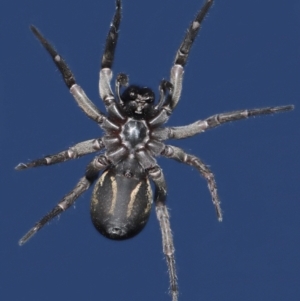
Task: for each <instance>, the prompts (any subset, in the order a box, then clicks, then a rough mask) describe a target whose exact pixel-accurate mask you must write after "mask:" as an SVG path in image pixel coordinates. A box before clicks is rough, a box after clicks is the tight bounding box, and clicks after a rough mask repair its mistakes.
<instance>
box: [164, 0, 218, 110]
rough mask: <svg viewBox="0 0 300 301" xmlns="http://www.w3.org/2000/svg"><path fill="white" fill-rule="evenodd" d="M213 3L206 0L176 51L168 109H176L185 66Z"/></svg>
mask: <svg viewBox="0 0 300 301" xmlns="http://www.w3.org/2000/svg"><path fill="white" fill-rule="evenodd" d="M212 4H213V0H206V1H205V3H204V5H203V6H202V8H201V10H200V11H199V12H198V14H197V16H196V18H195V19H194V20H193V21H192V23H191V24H190V26H189V28H188V30H187V33H186V35H185V37H184V39H183V41H182V43H181V45H180V47H179V49H178V51H177V53H176V57H175V61H174V66H173V67H172V69H171V75H170V82H171V84H172V85H173V87H174V88H173V91H172V93H171V95H170V97H169V101H168V105H167V107H166V109H167V110H169V111H173V110H174V109H175V107H176V106H177V103H178V101H179V99H180V95H181V89H182V80H183V73H184V66H185V64H186V62H187V59H188V56H189V53H190V50H191V48H192V45H193V43H194V40H195V39H196V37H197V34H198V32H199V30H200V28H201V23H202V21H203V20H204V18H205V16H206V14H207V13H208V11H209V9H210V7H211V6H212Z"/></svg>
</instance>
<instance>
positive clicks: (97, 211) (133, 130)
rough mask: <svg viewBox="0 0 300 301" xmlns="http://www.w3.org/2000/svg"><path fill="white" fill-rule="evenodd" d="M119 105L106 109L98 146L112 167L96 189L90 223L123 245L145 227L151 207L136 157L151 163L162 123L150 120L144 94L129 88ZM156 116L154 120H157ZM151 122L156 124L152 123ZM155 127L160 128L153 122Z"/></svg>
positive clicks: (150, 96)
mask: <svg viewBox="0 0 300 301" xmlns="http://www.w3.org/2000/svg"><path fill="white" fill-rule="evenodd" d="M121 99H122V104H117V105H116V106H114V107H113V108H111V111H112V112H113V113H112V114H110V113H109V115H108V118H107V121H108V122H107V124H104V125H102V128H104V129H105V131H106V134H105V136H104V137H103V143H104V145H105V148H106V150H107V153H106V154H107V157H108V159H109V161H110V162H113V164H112V167H110V168H108V169H107V170H106V171H105V172H104V173H103V174H102V176H101V177H100V178H99V180H98V181H97V183H96V184H95V188H94V191H93V194H92V201H91V217H92V221H93V224H94V226H95V227H96V229H97V230H98V231H99V232H100V233H101V234H103V235H104V236H106V237H108V238H111V239H116V240H122V239H127V238H131V237H133V236H135V235H136V234H138V233H139V232H140V231H141V230H142V229H143V228H144V226H145V225H146V223H147V221H148V219H149V215H150V209H151V206H152V202H153V197H152V190H151V185H150V181H149V177H148V175H147V173H146V171H145V169H144V167H143V166H141V164H140V162H139V160H137V159H136V158H137V157H141V159H142V160H143V161H145V159H146V160H148V161H152V164H155V159H154V158H153V157H154V156H157V155H159V153H160V152H161V151H162V150H163V144H162V143H161V142H160V141H159V140H157V139H155V138H152V135H153V136H155V128H157V127H159V126H160V125H161V124H162V123H163V122H164V121H165V119H164V118H163V119H162V120H158V119H157V117H160V114H159V113H158V114H156V115H155V114H154V112H155V109H154V93H153V91H152V90H150V89H149V88H141V87H138V86H129V87H128V88H127V89H126V90H125V91H124V92H123V94H122V97H121ZM157 115H158V116H157ZM155 121H156V122H155ZM157 121H159V122H157Z"/></svg>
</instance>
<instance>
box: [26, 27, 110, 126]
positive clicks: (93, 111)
mask: <svg viewBox="0 0 300 301" xmlns="http://www.w3.org/2000/svg"><path fill="white" fill-rule="evenodd" d="M30 29H31V31H32V32H33V34H34V35H35V36H36V37H37V39H38V40H39V41H40V42H41V43H42V45H43V46H44V48H45V49H46V50H47V51H48V53H49V54H50V55H51V57H52V59H53V61H54V63H55V65H56V66H57V68H58V69H59V71H60V73H61V74H62V77H63V79H64V82H65V84H66V85H67V87H68V88H69V90H70V92H71V94H72V95H73V97H74V98H75V100H76V102H77V104H78V106H79V107H80V108H81V110H82V111H83V112H84V113H85V114H86V115H87V116H88V117H89V118H91V119H92V120H94V121H96V122H97V123H102V122H103V119H105V115H104V114H103V113H101V112H100V110H99V109H98V108H97V107H96V106H95V105H94V104H93V103H92V101H91V100H90V99H89V98H88V97H87V95H86V94H85V92H84V91H83V89H82V88H81V87H80V86H79V85H77V84H76V81H75V77H74V75H73V73H72V71H71V70H70V69H69V67H68V65H67V64H66V62H65V61H64V59H63V58H62V57H61V56H60V55H59V54H58V53H57V51H56V50H55V49H54V47H53V46H52V45H51V44H50V43H49V42H48V41H47V40H46V39H45V38H44V37H43V36H42V34H41V33H40V32H39V31H38V29H37V28H36V27H34V26H33V25H31V26H30Z"/></svg>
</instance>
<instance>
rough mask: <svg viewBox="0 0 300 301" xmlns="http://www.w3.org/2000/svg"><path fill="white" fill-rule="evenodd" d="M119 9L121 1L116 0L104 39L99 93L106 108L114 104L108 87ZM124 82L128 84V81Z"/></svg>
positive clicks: (119, 14) (116, 37)
mask: <svg viewBox="0 0 300 301" xmlns="http://www.w3.org/2000/svg"><path fill="white" fill-rule="evenodd" d="M121 9H122V8H121V0H116V11H115V14H114V17H113V20H112V22H111V25H110V29H109V32H108V35H107V38H106V43H105V49H104V54H103V56H102V61H101V70H100V79H99V92H100V97H101V98H102V100H103V101H104V103H105V105H106V106H108V105H109V104H110V103H112V102H114V95H113V92H112V89H111V86H110V82H111V79H112V75H113V74H112V70H111V68H112V65H113V62H114V55H115V50H116V46H117V42H118V36H119V27H120V23H121V17H122V15H121ZM126 81H127V82H128V79H127V80H126Z"/></svg>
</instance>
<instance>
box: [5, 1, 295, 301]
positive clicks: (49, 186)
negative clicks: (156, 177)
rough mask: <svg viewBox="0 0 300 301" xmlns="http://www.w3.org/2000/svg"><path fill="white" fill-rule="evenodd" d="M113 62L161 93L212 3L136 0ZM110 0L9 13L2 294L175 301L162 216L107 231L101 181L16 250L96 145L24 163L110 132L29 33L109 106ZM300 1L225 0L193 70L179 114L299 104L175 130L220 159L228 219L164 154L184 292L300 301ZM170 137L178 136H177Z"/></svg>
mask: <svg viewBox="0 0 300 301" xmlns="http://www.w3.org/2000/svg"><path fill="white" fill-rule="evenodd" d="M124 2H125V3H124V9H123V22H122V24H121V34H120V40H119V44H118V49H117V52H116V60H115V64H114V71H115V74H117V73H118V72H126V73H128V74H129V75H130V78H131V83H139V84H142V85H148V86H150V87H152V88H153V89H154V90H155V91H157V86H158V84H159V82H160V80H161V79H162V78H168V75H169V70H170V68H171V65H172V62H173V58H174V56H175V52H176V50H177V48H178V46H179V44H180V42H181V39H182V38H183V36H184V33H185V30H186V28H187V26H188V24H189V22H190V21H191V20H192V17H193V16H194V15H195V13H196V11H197V10H198V9H199V8H200V7H201V5H202V0H185V1H179V0H152V1H137V0H132V1H124ZM114 8H115V4H114V1H104V0H103V1H99V0H98V1H96V0H91V1H88V0H87V1H67V0H66V1H58V0H52V1H37V0H28V1H21V0H14V1H7V0H4V1H3V2H2V4H1V11H0V28H1V29H0V34H1V36H0V40H1V56H0V59H1V61H0V93H1V94H0V95H1V97H0V101H1V103H0V106H1V108H0V151H1V165H0V166H1V202H0V203H1V210H0V236H1V248H0V260H1V262H0V300H2V301H14V300H18V301H22V300H43V301H48V300H76V301H77V300H105V301H115V300H130V301H137V300H143V301H147V300H170V297H169V296H168V275H167V268H166V264H165V261H164V257H163V254H162V246H161V236H160V231H159V227H158V223H157V221H156V217H155V214H154V211H153V214H152V216H151V218H150V221H149V224H148V225H147V227H146V228H145V230H144V231H143V232H142V233H141V234H140V235H139V236H137V237H136V238H134V239H132V240H128V241H125V242H114V241H109V240H107V239H105V238H104V237H102V236H100V235H99V234H98V233H97V232H96V230H95V229H94V228H93V226H92V224H91V222H90V217H89V200H90V195H91V191H89V192H87V193H85V194H84V195H83V196H81V197H80V198H79V200H78V201H77V202H76V206H75V207H76V208H75V209H74V208H71V209H69V210H68V211H67V212H65V213H64V214H62V215H61V216H60V218H59V219H55V220H54V221H53V222H52V223H51V225H50V226H46V227H45V228H44V229H43V230H41V231H40V232H39V233H38V234H37V235H36V236H35V237H34V238H33V239H32V240H30V242H29V243H27V244H26V245H24V246H23V247H19V246H18V244H17V242H18V240H19V238H20V237H21V236H22V235H23V234H24V233H25V232H26V231H27V230H28V229H29V228H30V227H32V226H33V225H34V223H35V222H36V221H37V220H38V219H39V218H41V217H42V216H43V215H44V214H46V213H47V212H48V211H49V210H50V209H51V208H52V207H53V206H54V205H55V204H56V203H57V202H58V201H59V200H60V198H61V197H62V196H63V195H64V194H66V193H67V192H69V191H70V190H71V189H72V188H73V186H74V185H75V183H76V182H77V181H78V179H79V178H80V177H81V176H82V175H83V173H84V170H85V166H86V164H87V163H88V162H89V161H90V160H91V158H92V157H93V156H87V157H84V158H81V159H79V160H75V161H70V162H67V163H64V164H59V165H56V166H51V167H42V168H38V169H32V170H27V171H23V172H17V171H15V170H14V169H13V168H14V166H15V165H17V164H18V163H19V162H27V161H28V160H31V159H36V158H39V157H42V156H44V155H47V154H51V153H56V152H58V151H61V150H63V149H67V148H68V147H69V146H71V145H73V144H75V143H77V142H79V141H83V140H87V139H91V138H95V137H99V136H101V131H100V130H99V128H98V126H97V125H96V124H95V123H93V122H92V121H90V120H89V119H88V118H86V117H85V116H84V114H83V113H82V112H81V111H80V110H79V109H78V107H77V105H76V104H75V102H74V100H73V99H72V97H71V95H70V94H69V92H68V90H67V89H66V87H65V86H64V83H63V81H62V79H61V77H60V74H59V72H58V71H57V69H56V67H55V66H54V64H53V62H52V61H51V59H50V57H49V56H48V54H47V53H46V52H45V50H44V49H43V48H42V47H41V46H40V45H39V43H38V41H37V40H36V39H35V37H34V36H33V35H32V33H31V32H30V30H29V25H30V24H34V25H36V26H37V27H38V28H39V29H40V30H41V32H42V33H43V34H44V35H45V36H46V37H47V38H48V39H49V40H50V41H51V42H53V44H54V45H55V47H56V48H57V49H58V51H59V53H60V54H61V55H62V56H63V57H64V58H65V59H66V61H67V62H68V64H69V65H70V67H71V69H72V70H73V72H74V74H75V76H76V79H77V81H78V83H79V84H80V85H81V86H82V87H83V88H84V90H85V91H86V93H87V94H88V95H89V97H90V98H91V99H92V100H93V101H94V102H95V103H96V104H97V105H99V107H100V108H101V109H103V105H102V103H101V100H99V97H98V72H99V66H100V57H101V55H102V51H103V47H104V42H105V38H106V34H107V31H108V27H109V24H110V21H111V17H112V15H113V13H114ZM299 15H300V2H299V0H291V1H288V3H287V2H283V1H277V0H272V1H271V0H265V1H261V0H253V1H240V0H232V1H216V2H215V4H214V6H213V8H212V9H211V12H210V14H209V16H208V18H206V20H205V22H204V24H203V28H202V31H201V33H200V36H199V37H198V40H197V41H196V43H195V45H194V47H193V49H192V53H191V56H190V59H189V63H188V65H187V67H186V73H185V77H184V89H183V93H182V98H181V102H180V103H179V105H178V107H177V109H176V111H175V112H174V115H173V116H172V118H171V120H170V122H169V125H174V126H179V125H185V124H189V123H191V122H194V121H196V120H198V119H203V118H206V117H208V116H210V115H213V114H215V113H221V112H226V111H232V110H236V109H243V108H256V107H264V106H272V105H274V106H276V105H287V104H295V105H296V110H295V111H294V112H292V113H284V114H278V115H276V116H266V117H260V118H255V119H251V120H247V121H240V122H235V123H231V124H227V125H224V126H222V127H219V128H217V129H215V130H212V131H208V132H206V133H203V134H201V135H200V136H196V137H193V138H190V139H188V140H181V141H176V142H174V144H175V145H180V146H181V147H182V148H184V149H185V150H186V151H187V152H189V153H192V154H195V155H197V156H199V157H201V158H202V160H203V161H204V162H206V163H207V164H208V165H210V166H211V169H212V170H213V172H214V173H215V176H216V180H217V183H218V188H219V194H220V197H221V200H222V207H223V210H224V222H223V223H221V224H220V223H218V222H217V219H216V217H215V212H214V208H213V206H212V204H211V198H210V194H209V192H208V189H207V184H206V182H205V181H204V180H203V179H202V178H201V177H200V176H199V174H198V172H197V171H196V170H194V169H192V168H190V167H189V166H184V165H183V164H178V163H177V162H174V161H171V160H167V159H163V158H162V159H160V158H159V159H158V161H159V163H160V164H161V166H162V167H163V170H164V173H165V176H166V178H167V182H168V187H169V191H168V206H169V207H170V210H171V215H172V219H171V222H172V228H173V231H174V239H175V246H176V260H177V267H178V277H179V285H180V300H182V301H183V300H230V301H235V300H236V301H238V300H243V301H250V300H251V301H252V300H255V301H261V300H263V301H265V300H272V301H279V300H280V301H281V300H289V301H299V300H300V285H299V279H300V259H299V254H300V235H299V230H300V219H299V211H300V184H299V180H300V177H299V170H300V160H299V159H300V155H299V150H300V144H299V138H300V137H299V133H300V132H299V126H300V118H299V117H300V116H299V108H300V93H299V92H300V91H299V87H300V81H299V80H300V39H299V26H300V19H299ZM172 143H173V142H172Z"/></svg>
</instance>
